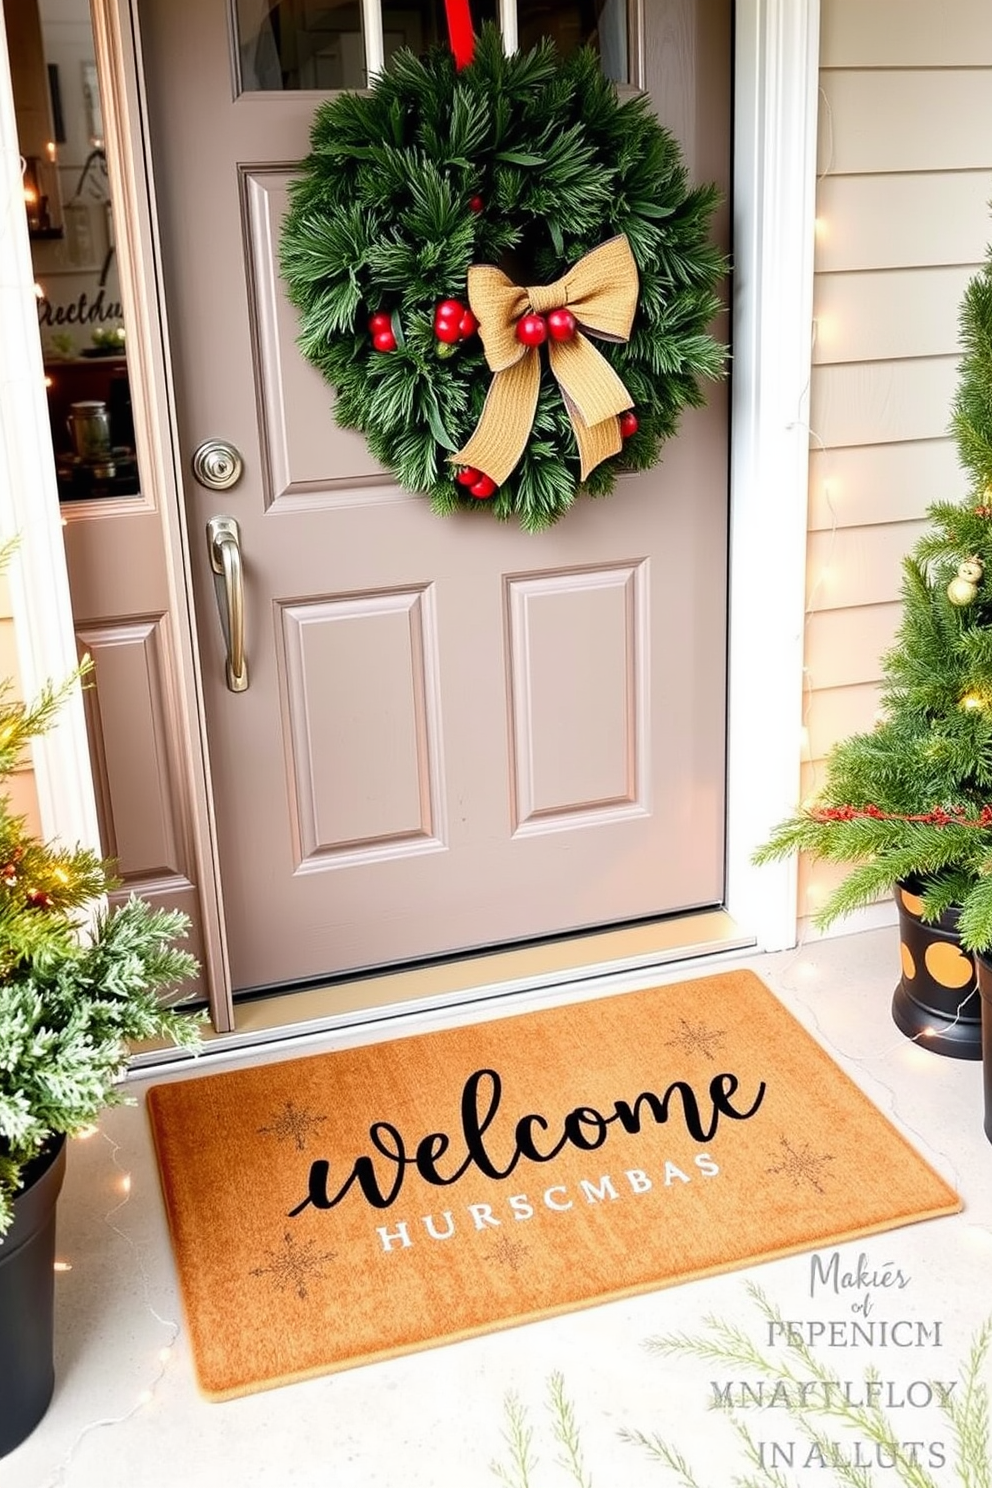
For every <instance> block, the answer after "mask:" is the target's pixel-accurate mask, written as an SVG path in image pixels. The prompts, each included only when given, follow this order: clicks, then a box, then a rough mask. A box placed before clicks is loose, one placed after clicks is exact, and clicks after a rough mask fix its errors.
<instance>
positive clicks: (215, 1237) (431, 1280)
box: [148, 971, 961, 1399]
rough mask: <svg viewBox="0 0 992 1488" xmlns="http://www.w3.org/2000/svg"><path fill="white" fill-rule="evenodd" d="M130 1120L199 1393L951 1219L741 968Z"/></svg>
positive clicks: (262, 1072) (914, 1162)
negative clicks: (143, 1127)
mask: <svg viewBox="0 0 992 1488" xmlns="http://www.w3.org/2000/svg"><path fill="white" fill-rule="evenodd" d="M148 1106H149V1110H150V1113H151V1120H152V1126H153V1130H154V1136H155V1145H156V1150H157V1155H158V1162H159V1168H160V1172H161V1178H162V1186H163V1191H164V1194H165V1202H166V1207H167V1210H168V1217H169V1225H170V1229H171V1233H172V1243H173V1249H174V1252H175V1257H176V1262H177V1265H178V1269H179V1276H180V1282H181V1287H182V1293H183V1298H184V1303H185V1309H186V1314H187V1319H188V1322H189V1330H190V1336H191V1339H192V1346H193V1352H194V1357H195V1361H196V1369H197V1374H198V1377H199V1382H200V1386H201V1388H202V1390H203V1391H204V1392H205V1393H206V1394H208V1395H210V1396H212V1397H214V1398H216V1399H224V1398H226V1397H230V1396H234V1395H239V1394H244V1393H246V1392H248V1391H251V1390H258V1389H264V1388H266V1387H268V1386H272V1385H278V1384H283V1383H286V1382H287V1381H290V1380H297V1379H303V1378H306V1377H307V1376H311V1375H315V1374H322V1373H325V1372H328V1371H331V1370H335V1369H340V1368H344V1367H347V1366H350V1365H354V1364H360V1363H363V1362H366V1361H369V1360H373V1359H382V1358H387V1357H389V1356H390V1355H394V1354H397V1353H403V1352H406V1351H409V1350H413V1349H418V1348H423V1347H426V1346H428V1345H431V1344H438V1343H445V1342H450V1341H452V1340H454V1339H459V1338H465V1337H468V1336H470V1335H472V1334H477V1333H482V1332H487V1331H489V1330H491V1329H495V1328H500V1327H505V1326H508V1325H510V1324H513V1323H520V1322H524V1321H527V1320H531V1319H535V1318H543V1317H549V1316H552V1315H554V1314H556V1313H561V1312H565V1311H568V1310H570V1309H573V1308H578V1307H584V1306H587V1305H589V1304H591V1303H595V1302H599V1301H603V1300H605V1299H607V1298H616V1297H624V1296H629V1295H631V1294H632V1293H636V1292H642V1291H648V1290H652V1289H655V1288H658V1287H663V1286H668V1285H670V1284H671V1283H673V1282H679V1281H684V1280H687V1279H688V1278H690V1277H699V1276H706V1275H709V1274H711V1273H713V1272H718V1271H725V1270H729V1269H732V1268H734V1267H739V1266H744V1265H747V1264H749V1263H752V1262H756V1261H762V1260H767V1259H769V1258H771V1257H773V1256H783V1255H788V1254H790V1253H792V1252H795V1251H799V1250H804V1249H811V1248H815V1247H817V1246H822V1245H834V1244H839V1243H840V1242H842V1241H845V1240H850V1239H852V1238H854V1237H857V1236H862V1235H868V1234H871V1233H872V1232H873V1231H878V1230H884V1229H889V1228H892V1227H894V1226H897V1225H901V1224H907V1223H909V1222H911V1221H914V1220H920V1219H927V1218H932V1217H934V1216H936V1215H940V1214H948V1213H952V1212H954V1211H956V1210H957V1209H959V1208H960V1207H961V1206H960V1203H959V1201H958V1199H957V1196H956V1195H955V1193H954V1192H953V1191H952V1190H951V1189H950V1188H949V1187H948V1185H947V1184H946V1183H945V1182H944V1181H943V1180H942V1179H941V1178H940V1177H939V1176H938V1175H937V1173H936V1172H934V1170H933V1169H932V1168H931V1167H930V1166H929V1165H928V1164H927V1163H926V1162H924V1160H923V1159H922V1158H921V1157H920V1156H919V1155H918V1154H917V1153H916V1152H915V1151H914V1150H913V1148H912V1147H910V1145H909V1144H908V1143H907V1142H906V1141H905V1140H904V1139H903V1137H902V1136H901V1135H900V1134H899V1133H898V1132H896V1130H895V1129H894V1128H893V1127H892V1126H891V1125H890V1123H889V1122H888V1121H887V1120H886V1119H885V1118H884V1117H883V1116H882V1115H881V1114H880V1112H879V1111H877V1110H876V1109H875V1107H874V1106H873V1105H872V1104H871V1102H870V1101H869V1100H868V1099H867V1098H866V1097H865V1096H864V1095H863V1094H862V1093H861V1091H860V1090H859V1089H858V1088H857V1086H855V1085H854V1083H853V1082H852V1081H851V1080H850V1079H848V1077H847V1076H846V1075H845V1074H844V1073H843V1072H842V1071H841V1070H839V1069H838V1068H837V1066H836V1065H835V1064H834V1063H833V1062H832V1060H831V1059H829V1058H828V1056H827V1055H826V1054H825V1053H824V1052H823V1050H822V1049H821V1048H820V1046H819V1045H818V1044H817V1043H816V1042H815V1041H814V1040H813V1039H812V1038H811V1037H810V1036H809V1035H808V1034H807V1033H806V1032H805V1031H804V1030H803V1028H802V1027H801V1026H800V1025H799V1023H797V1022H796V1020H795V1019H794V1018H793V1017H792V1016H791V1015H790V1014H789V1013H788V1012H786V1010H785V1009H784V1008H783V1007H782V1005H781V1004H780V1003H779V1002H778V1001H777V1000H776V998H775V997H774V996H773V995H772V994H771V993H770V992H769V990H768V989H767V988H766V987H765V986H764V985H763V983H762V982H761V981H759V979H758V978H757V977H756V976H754V975H753V974H752V973H750V972H746V971H742V972H728V973H723V974H721V975H716V976H709V977H704V978H702V979H700V980H696V981H690V982H682V983H679V984H675V985H672V986H666V987H659V988H654V989H652V990H650V991H647V992H636V993H625V994H621V995H617V996H613V997H609V998H604V999H601V1000H597V1001H594V1002H585V1003H580V1004H576V1005H573V1006H569V1007H559V1008H555V1009H552V1010H551V1011H548V1012H538V1013H525V1014H521V1015H517V1016H508V1017H505V1018H501V1019H499V1020H497V1021H493V1022H488V1023H482V1024H476V1025H474V1026H470V1027H465V1028H455V1029H450V1030H447V1031H445V1032H441V1033H429V1034H423V1035H420V1036H417V1037H414V1038H405V1039H400V1040H396V1041H395V1042H391V1043H380V1044H372V1045H369V1046H367V1047H364V1048H359V1049H348V1050H344V1051H341V1052H337V1053H332V1054H323V1055H314V1056H310V1057H307V1058H301V1059H295V1060H291V1061H288V1062H285V1063H279V1064H264V1065H258V1066H255V1067H254V1068H251V1069H243V1070H236V1071H231V1072H226V1073H221V1074H213V1075H204V1076H199V1077H197V1076H193V1077H189V1078H186V1079H183V1080H177V1081H175V1082H171V1083H168V1084H162V1085H158V1086H156V1087H154V1088H153V1089H152V1090H150V1091H149V1094H148Z"/></svg>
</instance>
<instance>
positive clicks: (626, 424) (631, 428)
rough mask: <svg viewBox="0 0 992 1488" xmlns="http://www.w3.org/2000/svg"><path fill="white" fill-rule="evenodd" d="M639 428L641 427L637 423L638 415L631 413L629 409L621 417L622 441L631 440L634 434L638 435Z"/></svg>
mask: <svg viewBox="0 0 992 1488" xmlns="http://www.w3.org/2000/svg"><path fill="white" fill-rule="evenodd" d="M638 427H639V425H638V422H637V414H636V413H631V411H630V409H629V408H628V409H627V412H626V413H622V414H621V415H620V437H621V439H629V438H630V436H631V435H632V434H636V433H637V430H638Z"/></svg>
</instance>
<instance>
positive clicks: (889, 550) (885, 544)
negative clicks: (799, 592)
mask: <svg viewBox="0 0 992 1488" xmlns="http://www.w3.org/2000/svg"><path fill="white" fill-rule="evenodd" d="M925 525H926V524H925V523H924V522H898V523H893V522H890V523H887V524H885V525H883V526H878V527H838V528H836V529H835V530H833V531H820V532H811V533H810V535H809V541H808V543H807V545H806V593H807V601H808V608H809V610H810V611H811V612H812V613H814V614H815V613H818V612H820V611H823V610H840V609H848V608H860V607H861V606H862V605H875V604H885V602H886V601H887V600H890V599H893V598H895V597H896V596H897V595H898V592H899V585H900V583H901V581H902V563H903V558H904V557H905V555H906V554H907V553H908V552H909V550H910V548H911V547H912V546H913V544H914V543H915V542H916V540H917V538H918V537H919V536H920V534H921V533H922V532H923V530H924V527H925Z"/></svg>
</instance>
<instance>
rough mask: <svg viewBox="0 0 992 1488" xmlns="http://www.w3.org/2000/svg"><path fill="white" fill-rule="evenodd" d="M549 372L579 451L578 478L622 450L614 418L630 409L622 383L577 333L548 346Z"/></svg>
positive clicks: (598, 354) (591, 345) (619, 434)
mask: <svg viewBox="0 0 992 1488" xmlns="http://www.w3.org/2000/svg"><path fill="white" fill-rule="evenodd" d="M550 357H551V370H552V372H553V373H554V375H555V377H556V378H557V380H558V386H559V387H560V389H561V395H562V398H563V399H564V400H565V407H566V408H567V409H568V416H569V418H570V419H571V422H572V431H573V433H574V434H575V443H576V444H577V446H578V450H579V465H580V472H581V479H582V480H585V478H586V476H587V475H589V474H590V472H591V471H593V470H595V469H596V466H597V465H601V464H602V463H603V461H604V460H608V459H609V458H610V456H611V455H617V454H619V453H620V451H621V449H622V448H623V437H622V435H621V433H620V421H619V418H618V415H619V414H621V413H622V412H623V411H624V409H625V408H632V407H633V405H634V400H633V399H632V398H631V396H630V394H629V393H628V391H627V389H626V388H625V387H624V385H623V382H622V381H621V379H620V378H619V377H618V376H617V374H616V372H614V370H613V368H612V367H611V366H610V364H609V362H608V361H607V360H606V358H605V357H604V356H601V355H600V353H599V352H598V351H597V350H596V348H595V346H593V344H592V342H591V341H588V340H587V339H586V337H585V336H583V335H582V334H581V333H580V334H578V335H577V336H575V337H573V339H572V340H571V341H564V342H559V343H557V344H552V346H551V352H550Z"/></svg>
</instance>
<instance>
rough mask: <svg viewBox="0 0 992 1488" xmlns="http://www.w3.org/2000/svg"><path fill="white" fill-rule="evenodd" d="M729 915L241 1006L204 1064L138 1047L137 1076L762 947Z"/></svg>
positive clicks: (609, 933) (170, 1051)
mask: <svg viewBox="0 0 992 1488" xmlns="http://www.w3.org/2000/svg"><path fill="white" fill-rule="evenodd" d="M755 943H756V942H755V938H754V936H753V935H748V934H745V933H744V932H743V931H742V930H741V928H740V926H739V925H737V924H736V923H735V922H734V920H732V919H731V917H730V915H728V914H727V913H726V911H725V910H722V909H713V910H701V911H697V912H696V913H694V914H687V915H678V916H675V917H673V918H672V919H665V920H655V921H651V922H650V923H647V924H640V925H631V926H624V927H622V928H619V929H614V930H597V931H592V932H588V933H586V934H584V935H575V936H570V937H568V938H567V939H563V940H554V941H546V942H541V943H539V944H535V945H528V946H522V947H518V948H515V949H512V950H497V951H492V952H487V953H484V954H482V955H479V954H475V955H472V956H469V957H466V958H464V959H461V960H452V961H446V962H442V963H434V964H432V965H430V966H419V967H415V968H412V969H406V970H402V971H392V972H383V973H382V974H381V975H379V976H367V975H366V976H362V977H359V978H356V979H355V980H354V981H342V982H334V983H333V984H331V985H328V986H326V987H312V988H308V989H307V990H306V991H302V992H290V993H271V994H269V995H267V996H260V997H258V998H252V999H246V1000H245V1001H243V1002H238V1003H237V1004H236V1005H235V1012H236V1017H237V1027H236V1028H235V1029H234V1031H233V1032H231V1033H217V1032H215V1031H214V1030H212V1029H207V1030H205V1031H204V1034H203V1044H202V1049H201V1051H200V1053H199V1054H197V1055H196V1056H190V1054H189V1053H188V1052H187V1051H186V1050H182V1049H176V1048H174V1047H173V1046H172V1045H171V1044H160V1043H158V1042H157V1041H156V1042H155V1043H151V1042H149V1043H147V1044H141V1045H137V1046H136V1047H135V1049H134V1052H133V1054H132V1057H131V1061H130V1069H131V1070H132V1071H133V1072H135V1073H139V1072H140V1073H142V1074H146V1073H147V1072H148V1070H149V1069H151V1068H154V1067H156V1066H161V1065H166V1064H169V1065H171V1064H174V1063H175V1062H176V1061H178V1060H183V1061H189V1060H190V1058H191V1057H195V1058H197V1059H200V1058H203V1057H204V1056H205V1055H206V1056H209V1055H218V1054H226V1053H230V1052H237V1053H243V1052H245V1051H246V1050H250V1049H252V1048H253V1047H256V1046H258V1047H261V1046H270V1045H272V1044H276V1043H290V1042H293V1041H295V1040H298V1039H301V1038H306V1037H308V1036H311V1035H313V1034H320V1033H333V1032H335V1031H337V1030H345V1029H347V1030H351V1031H354V1030H357V1029H360V1028H362V1027H363V1026H369V1025H372V1024H379V1023H382V1022H385V1021H387V1020H393V1019H400V1018H407V1019H409V1018H411V1017H415V1015H417V1014H418V1013H435V1012H438V1011H444V1010H449V1009H451V1008H455V1007H458V1006H462V1005H467V1004H479V1003H486V1002H494V1001H497V1000H500V999H503V998H507V997H513V996H520V995H522V994H524V993H533V992H539V991H545V990H547V989H550V988H553V987H560V986H563V985H565V984H568V983H583V984H585V985H587V986H588V984H590V983H593V982H605V981H607V980H610V979H613V980H615V979H616V978H617V977H620V976H626V975H627V974H629V973H634V972H644V971H646V970H649V969H654V968H657V969H659V970H660V969H661V968H664V967H667V966H670V965H672V964H674V963H677V962H682V961H692V960H696V959H697V958H702V957H707V956H714V955H717V954H719V953H721V952H724V953H725V952H728V951H739V950H747V949H749V948H751V947H753V946H754V945H755Z"/></svg>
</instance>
